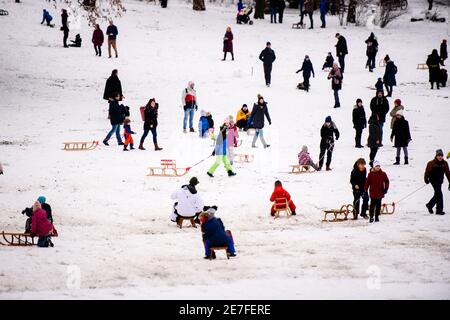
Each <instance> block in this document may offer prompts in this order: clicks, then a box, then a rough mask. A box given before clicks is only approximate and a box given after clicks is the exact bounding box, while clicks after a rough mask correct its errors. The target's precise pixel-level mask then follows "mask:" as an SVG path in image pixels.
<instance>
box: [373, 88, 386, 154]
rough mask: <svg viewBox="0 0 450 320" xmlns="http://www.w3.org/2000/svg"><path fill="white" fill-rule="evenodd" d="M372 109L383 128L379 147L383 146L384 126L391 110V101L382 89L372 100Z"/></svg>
mask: <svg viewBox="0 0 450 320" xmlns="http://www.w3.org/2000/svg"><path fill="white" fill-rule="evenodd" d="M370 110H371V111H372V113H375V114H376V115H377V116H378V123H379V124H380V128H381V139H380V145H379V147H382V146H383V126H384V123H385V122H386V115H387V113H388V112H389V101H388V99H387V98H386V97H385V96H384V93H383V91H382V90H378V91H377V95H376V96H375V97H373V98H372V100H371V101H370Z"/></svg>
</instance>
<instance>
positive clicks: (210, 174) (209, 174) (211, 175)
mask: <svg viewBox="0 0 450 320" xmlns="http://www.w3.org/2000/svg"><path fill="white" fill-rule="evenodd" d="M206 174H207V175H208V176H210V177H211V178H214V176H213V174H212V173H209V171H207V172H206Z"/></svg>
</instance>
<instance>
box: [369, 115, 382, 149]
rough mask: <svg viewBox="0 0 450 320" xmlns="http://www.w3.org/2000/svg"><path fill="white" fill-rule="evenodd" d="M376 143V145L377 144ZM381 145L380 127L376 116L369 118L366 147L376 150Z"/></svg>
mask: <svg viewBox="0 0 450 320" xmlns="http://www.w3.org/2000/svg"><path fill="white" fill-rule="evenodd" d="M377 141H378V143H377ZM380 143H381V127H380V123H379V122H378V120H377V117H376V115H372V116H371V117H370V118H369V137H368V138H367V146H368V147H369V148H377V147H379V146H380Z"/></svg>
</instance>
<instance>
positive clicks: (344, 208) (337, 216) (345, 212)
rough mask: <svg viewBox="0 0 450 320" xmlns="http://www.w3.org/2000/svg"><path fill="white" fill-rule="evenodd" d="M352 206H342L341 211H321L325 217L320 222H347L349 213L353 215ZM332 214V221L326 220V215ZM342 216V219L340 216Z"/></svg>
mask: <svg viewBox="0 0 450 320" xmlns="http://www.w3.org/2000/svg"><path fill="white" fill-rule="evenodd" d="M353 211H354V209H353V205H351V204H344V205H343V206H342V207H341V209H332V210H323V212H324V213H325V216H324V218H323V220H322V222H341V221H347V220H348V215H349V214H350V213H352V214H353ZM329 214H332V215H334V219H333V220H328V219H327V215H329ZM342 215H343V216H344V217H343V218H342V217H341V216H342Z"/></svg>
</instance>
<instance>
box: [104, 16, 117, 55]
mask: <svg viewBox="0 0 450 320" xmlns="http://www.w3.org/2000/svg"><path fill="white" fill-rule="evenodd" d="M106 34H107V35H108V54H109V58H111V47H112V48H113V49H114V52H115V53H116V58H118V57H119V55H118V53H117V44H116V39H117V35H118V34H119V31H118V30H117V27H116V26H115V25H114V23H113V21H112V20H110V21H109V26H108V28H107V29H106Z"/></svg>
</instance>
